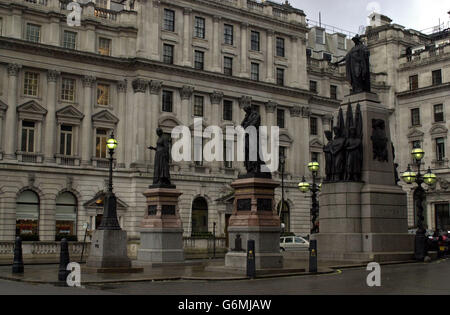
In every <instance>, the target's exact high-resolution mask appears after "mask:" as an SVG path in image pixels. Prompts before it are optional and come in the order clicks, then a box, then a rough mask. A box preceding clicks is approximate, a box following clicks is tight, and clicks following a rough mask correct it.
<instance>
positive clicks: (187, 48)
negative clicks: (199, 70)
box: [182, 8, 192, 67]
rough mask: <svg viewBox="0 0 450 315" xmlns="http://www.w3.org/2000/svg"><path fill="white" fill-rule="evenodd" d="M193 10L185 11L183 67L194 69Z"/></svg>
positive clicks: (186, 9)
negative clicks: (192, 42)
mask: <svg viewBox="0 0 450 315" xmlns="http://www.w3.org/2000/svg"><path fill="white" fill-rule="evenodd" d="M191 12H192V9H191V8H184V10H183V62H182V64H183V66H187V67H192V60H191V51H192V49H191V41H192V36H191V26H190V24H191Z"/></svg>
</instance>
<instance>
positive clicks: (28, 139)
mask: <svg viewBox="0 0 450 315" xmlns="http://www.w3.org/2000/svg"><path fill="white" fill-rule="evenodd" d="M35 134H36V123H35V122H34V121H26V120H23V121H22V138H21V148H20V150H21V151H22V152H27V153H33V152H35V143H34V141H35Z"/></svg>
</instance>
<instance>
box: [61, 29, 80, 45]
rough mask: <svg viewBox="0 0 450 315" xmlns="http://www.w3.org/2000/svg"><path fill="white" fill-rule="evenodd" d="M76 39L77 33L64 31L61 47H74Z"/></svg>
mask: <svg viewBox="0 0 450 315" xmlns="http://www.w3.org/2000/svg"><path fill="white" fill-rule="evenodd" d="M76 39H77V33H75V32H70V31H64V35H63V47H64V48H68V49H75V48H76Z"/></svg>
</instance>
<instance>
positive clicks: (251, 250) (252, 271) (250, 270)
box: [247, 240, 256, 279]
mask: <svg viewBox="0 0 450 315" xmlns="http://www.w3.org/2000/svg"><path fill="white" fill-rule="evenodd" d="M247 277H249V278H251V279H254V278H255V277H256V261H255V241H254V240H248V241H247Z"/></svg>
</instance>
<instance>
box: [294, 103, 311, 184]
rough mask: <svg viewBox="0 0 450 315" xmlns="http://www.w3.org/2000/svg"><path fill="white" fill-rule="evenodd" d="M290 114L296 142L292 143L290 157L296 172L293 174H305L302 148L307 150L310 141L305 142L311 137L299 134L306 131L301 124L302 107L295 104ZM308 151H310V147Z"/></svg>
mask: <svg viewBox="0 0 450 315" xmlns="http://www.w3.org/2000/svg"><path fill="white" fill-rule="evenodd" d="M290 114H291V120H292V126H293V127H292V128H293V129H292V130H291V132H292V134H293V135H294V139H293V140H294V142H293V143H292V144H291V150H290V156H289V159H290V161H292V163H291V169H292V171H293V173H294V174H293V175H295V176H301V175H303V174H304V173H303V172H302V171H303V169H304V164H305V163H306V161H303V159H302V150H305V147H306V148H307V147H308V145H309V143H306V144H305V139H309V137H305V136H303V137H299V136H298V135H302V132H304V130H303V126H301V123H302V119H301V116H302V108H301V107H300V106H298V105H295V106H294V107H291V108H290ZM303 135H304V134H303ZM306 142H308V141H306ZM306 151H309V149H308V150H306Z"/></svg>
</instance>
